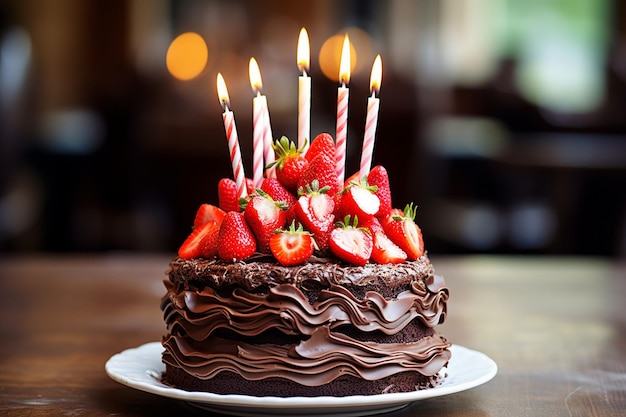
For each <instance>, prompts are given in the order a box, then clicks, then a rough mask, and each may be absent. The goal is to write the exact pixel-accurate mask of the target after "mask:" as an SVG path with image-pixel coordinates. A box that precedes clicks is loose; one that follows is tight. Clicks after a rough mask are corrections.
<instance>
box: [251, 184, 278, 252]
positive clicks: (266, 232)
mask: <svg viewBox="0 0 626 417" xmlns="http://www.w3.org/2000/svg"><path fill="white" fill-rule="evenodd" d="M258 193H259V194H258V195H255V196H252V198H251V199H250V201H248V204H247V205H246V209H245V210H244V212H243V216H244V218H245V219H246V223H247V224H248V227H250V229H252V233H254V236H255V237H256V241H257V249H258V251H259V252H262V253H269V251H270V247H269V243H270V238H271V237H272V235H273V234H274V232H275V231H276V229H281V228H282V227H283V226H284V225H285V219H286V215H285V212H284V211H283V209H282V203H276V202H274V200H272V197H270V196H269V195H267V193H265V192H264V191H262V190H258Z"/></svg>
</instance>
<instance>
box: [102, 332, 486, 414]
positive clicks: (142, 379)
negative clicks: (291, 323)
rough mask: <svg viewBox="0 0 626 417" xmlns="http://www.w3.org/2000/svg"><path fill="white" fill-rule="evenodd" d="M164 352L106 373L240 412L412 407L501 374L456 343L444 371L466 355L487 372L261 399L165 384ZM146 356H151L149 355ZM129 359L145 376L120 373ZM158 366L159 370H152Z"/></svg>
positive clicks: (131, 351) (130, 353)
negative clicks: (436, 381) (412, 384)
mask: <svg viewBox="0 0 626 417" xmlns="http://www.w3.org/2000/svg"><path fill="white" fill-rule="evenodd" d="M163 350H164V349H163V347H162V345H161V343H160V342H148V343H144V344H142V345H139V346H137V347H134V348H127V349H124V350H123V351H121V352H119V353H116V354H114V355H113V356H111V357H110V358H109V359H108V360H107V361H106V363H105V371H106V373H107V375H108V376H109V377H110V378H111V379H112V380H114V381H116V382H118V383H120V384H122V385H125V386H128V387H130V388H134V389H137V390H139V391H143V392H148V393H151V394H155V395H160V396H163V397H168V398H173V399H178V400H183V401H188V402H195V403H202V404H211V405H215V406H218V407H237V408H238V409H241V408H247V409H251V408H264V409H277V410H279V409H290V408H294V407H299V406H307V407H308V408H309V409H311V408H312V409H325V408H330V407H332V408H344V407H345V408H351V407H354V405H355V404H358V406H360V407H364V406H393V405H400V404H409V403H412V402H415V401H419V400H424V399H427V398H435V397H440V396H444V395H450V394H455V393H458V392H461V391H466V390H468V389H471V388H475V387H477V386H480V385H483V384H485V383H487V382H489V381H490V380H491V379H493V378H494V377H495V376H496V374H497V372H498V366H497V364H496V362H495V361H494V360H493V359H491V358H490V357H489V356H487V355H486V354H484V353H482V352H480V351H478V350H474V349H470V348H467V347H464V346H461V345H458V344H452V345H451V347H450V350H451V351H452V358H451V360H450V363H449V364H448V366H447V367H446V368H444V369H443V370H442V371H445V372H446V373H449V372H450V369H451V368H452V367H453V366H456V367H458V366H460V365H459V364H456V361H455V357H456V358H457V359H458V356H459V355H462V357H463V358H465V356H467V355H470V356H472V357H473V361H472V364H471V365H472V366H476V365H477V364H482V365H483V367H484V371H483V373H482V374H481V375H480V377H476V378H474V379H471V380H468V381H463V382H461V383H458V384H453V385H446V380H444V382H443V383H442V384H441V385H439V386H436V387H433V388H429V389H424V390H416V391H411V392H399V393H388V394H374V395H352V396H343V397H333V396H320V397H275V396H263V397H257V396H251V395H242V394H215V393H211V392H200V391H186V390H183V389H180V388H174V387H170V386H168V385H165V384H164V383H162V382H161V381H160V380H159V378H160V375H161V373H162V372H163V371H164V370H165V365H163V363H162V362H161V353H162V352H163ZM145 354H148V356H146V355H145ZM150 355H152V356H156V355H158V363H157V361H156V358H154V357H151V356H150ZM128 360H133V361H134V362H135V363H137V366H138V367H139V364H142V363H144V362H145V366H143V367H140V368H145V369H143V374H141V373H137V372H134V373H132V372H126V373H120V372H118V370H117V369H118V368H117V366H119V365H118V364H119V362H120V361H128ZM148 361H150V364H151V366H148V365H149V364H148ZM155 365H156V367H157V369H152V368H154V367H155Z"/></svg>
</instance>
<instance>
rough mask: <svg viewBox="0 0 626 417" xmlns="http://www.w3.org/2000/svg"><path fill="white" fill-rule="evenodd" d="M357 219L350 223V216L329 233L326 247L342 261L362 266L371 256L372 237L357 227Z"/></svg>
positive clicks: (363, 229)
mask: <svg viewBox="0 0 626 417" xmlns="http://www.w3.org/2000/svg"><path fill="white" fill-rule="evenodd" d="M357 222H358V221H357V219H356V217H355V218H354V221H353V222H352V223H350V216H346V217H345V219H344V221H343V222H339V223H337V227H335V228H334V229H333V231H332V232H331V233H330V238H329V241H328V246H329V248H330V251H331V253H332V254H333V255H335V256H336V257H337V258H339V259H341V260H342V261H345V262H348V263H350V264H353V265H359V266H363V265H365V264H366V263H367V261H368V260H369V259H370V256H371V254H372V246H373V242H372V236H371V235H370V234H369V231H368V230H367V229H365V228H363V227H357Z"/></svg>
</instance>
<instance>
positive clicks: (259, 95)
mask: <svg viewBox="0 0 626 417" xmlns="http://www.w3.org/2000/svg"><path fill="white" fill-rule="evenodd" d="M256 96H257V97H261V89H260V88H257V90H256Z"/></svg>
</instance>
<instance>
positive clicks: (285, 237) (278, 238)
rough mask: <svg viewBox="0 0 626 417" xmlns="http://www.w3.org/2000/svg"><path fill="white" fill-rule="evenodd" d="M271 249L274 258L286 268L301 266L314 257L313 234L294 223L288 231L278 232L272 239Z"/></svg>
mask: <svg viewBox="0 0 626 417" xmlns="http://www.w3.org/2000/svg"><path fill="white" fill-rule="evenodd" d="M269 247H270V250H271V252H272V255H274V258H276V260H277V261H278V263H280V264H281V265H284V266H291V265H299V264H302V263H304V262H306V260H307V259H309V258H310V257H311V255H313V250H314V249H315V247H314V245H313V238H312V236H311V233H309V232H305V231H304V229H303V228H302V225H301V224H299V223H298V228H296V226H295V222H292V223H291V225H290V226H289V229H287V230H279V231H276V233H274V234H273V235H272V237H271V238H270V242H269Z"/></svg>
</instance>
